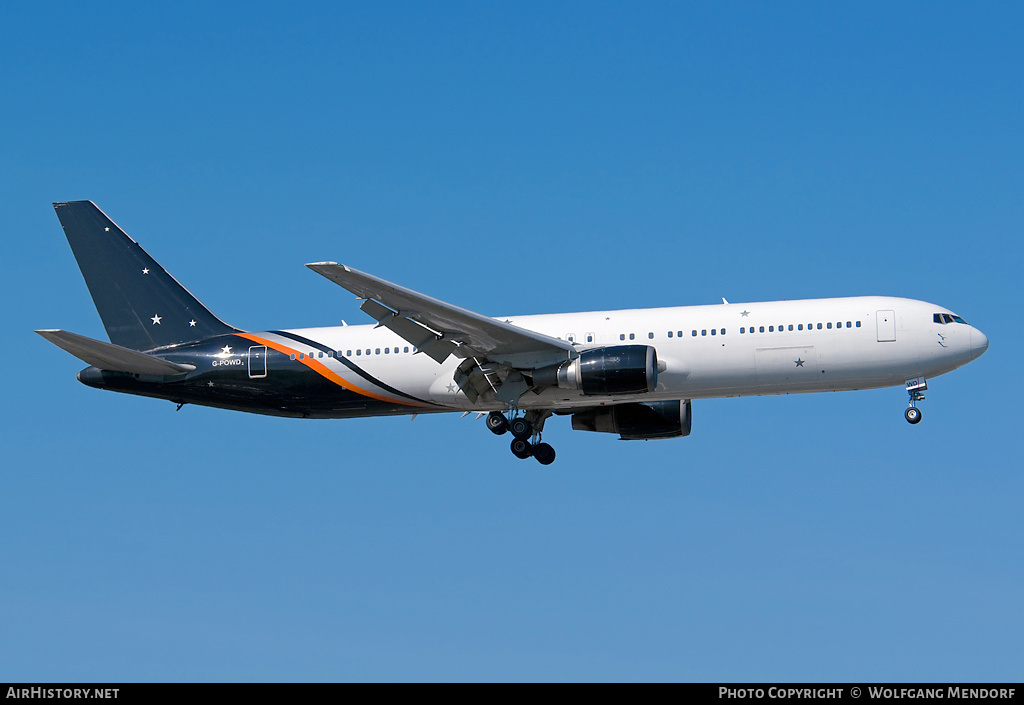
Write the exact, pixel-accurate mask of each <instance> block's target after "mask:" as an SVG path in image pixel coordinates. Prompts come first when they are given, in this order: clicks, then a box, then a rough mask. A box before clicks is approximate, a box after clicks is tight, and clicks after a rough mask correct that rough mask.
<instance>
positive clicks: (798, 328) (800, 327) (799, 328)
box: [796, 323, 804, 330]
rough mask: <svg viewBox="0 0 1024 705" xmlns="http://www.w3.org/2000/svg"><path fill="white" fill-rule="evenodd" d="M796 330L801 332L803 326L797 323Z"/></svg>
mask: <svg viewBox="0 0 1024 705" xmlns="http://www.w3.org/2000/svg"><path fill="white" fill-rule="evenodd" d="M796 329H797V330H803V329H804V324H803V323H799V324H797V327H796Z"/></svg>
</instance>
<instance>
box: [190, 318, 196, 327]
mask: <svg viewBox="0 0 1024 705" xmlns="http://www.w3.org/2000/svg"><path fill="white" fill-rule="evenodd" d="M188 327H189V328H195V327H196V322H195V319H193V320H191V321H189V322H188Z"/></svg>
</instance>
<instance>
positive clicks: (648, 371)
mask: <svg viewBox="0 0 1024 705" xmlns="http://www.w3.org/2000/svg"><path fill="white" fill-rule="evenodd" d="M533 383H534V384H535V385H537V386H541V387H559V388H560V389H579V390H580V391H582V392H583V393H584V394H587V395H598V394H643V393H644V392H653V391H654V388H655V387H657V386H658V354H657V353H656V352H655V350H654V348H652V347H650V346H649V345H616V346H612V347H607V348H594V349H593V350H584V351H583V352H581V353H580V356H579V357H578V358H576V359H575V360H569V361H568V362H563V363H561V364H560V365H551V366H550V367H544V368H541V369H539V370H534V371H533Z"/></svg>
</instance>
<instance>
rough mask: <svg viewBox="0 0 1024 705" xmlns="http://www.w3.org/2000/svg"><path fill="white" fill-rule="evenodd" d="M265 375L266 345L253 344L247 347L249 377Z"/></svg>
mask: <svg viewBox="0 0 1024 705" xmlns="http://www.w3.org/2000/svg"><path fill="white" fill-rule="evenodd" d="M266 376H267V346H266V345H253V346H252V347H250V348H249V379H259V378H261V377H266Z"/></svg>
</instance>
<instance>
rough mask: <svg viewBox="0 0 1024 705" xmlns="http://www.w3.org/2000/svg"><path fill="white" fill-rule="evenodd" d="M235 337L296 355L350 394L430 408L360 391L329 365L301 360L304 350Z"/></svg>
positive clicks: (249, 336) (251, 337)
mask: <svg viewBox="0 0 1024 705" xmlns="http://www.w3.org/2000/svg"><path fill="white" fill-rule="evenodd" d="M235 335H237V336H238V337H240V338H245V339H246V340H251V341H252V342H254V343H259V344H260V345H266V346H267V347H268V348H273V349H274V350H277V351H278V352H279V353H284V354H285V355H295V359H296V360H298V361H299V362H301V363H302V364H303V365H305V366H306V367H308V368H309V369H311V370H313V371H314V372H316V373H317V374H319V375H320V376H321V377H324V378H326V379H329V380H331V381H332V382H334V383H335V384H337V385H338V386H340V387H344V388H345V389H347V390H349V391H350V392H355V393H356V394H362V395H363V396H364V397H370V398H371V399H377V400H378V401H386V402H389V403H392V404H402V405H403V406H419V407H428V406H429V405H428V404H420V403H417V402H414V401H399V400H398V399H390V398H388V397H384V396H381V395H380V394H374V393H373V392H371V391H368V390H366V389H360V388H359V387H357V386H356V385H354V384H352V383H351V382H349V381H348V380H346V379H345V378H343V377H342V376H341V375H339V374H338V373H336V372H334V371H333V370H331V369H330V368H328V367H327V365H325V364H324V363H322V362H318V361H317V360H316V359H314V358H311V357H305V358H303V359H301V360H300V359H299V355H300V354H305V353H304V351H302V350H297V349H295V348H290V347H288V346H287V345H282V344H281V343H275V342H274V341H273V340H267V339H266V338H261V337H260V336H258V335H253V334H252V333H235Z"/></svg>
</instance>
